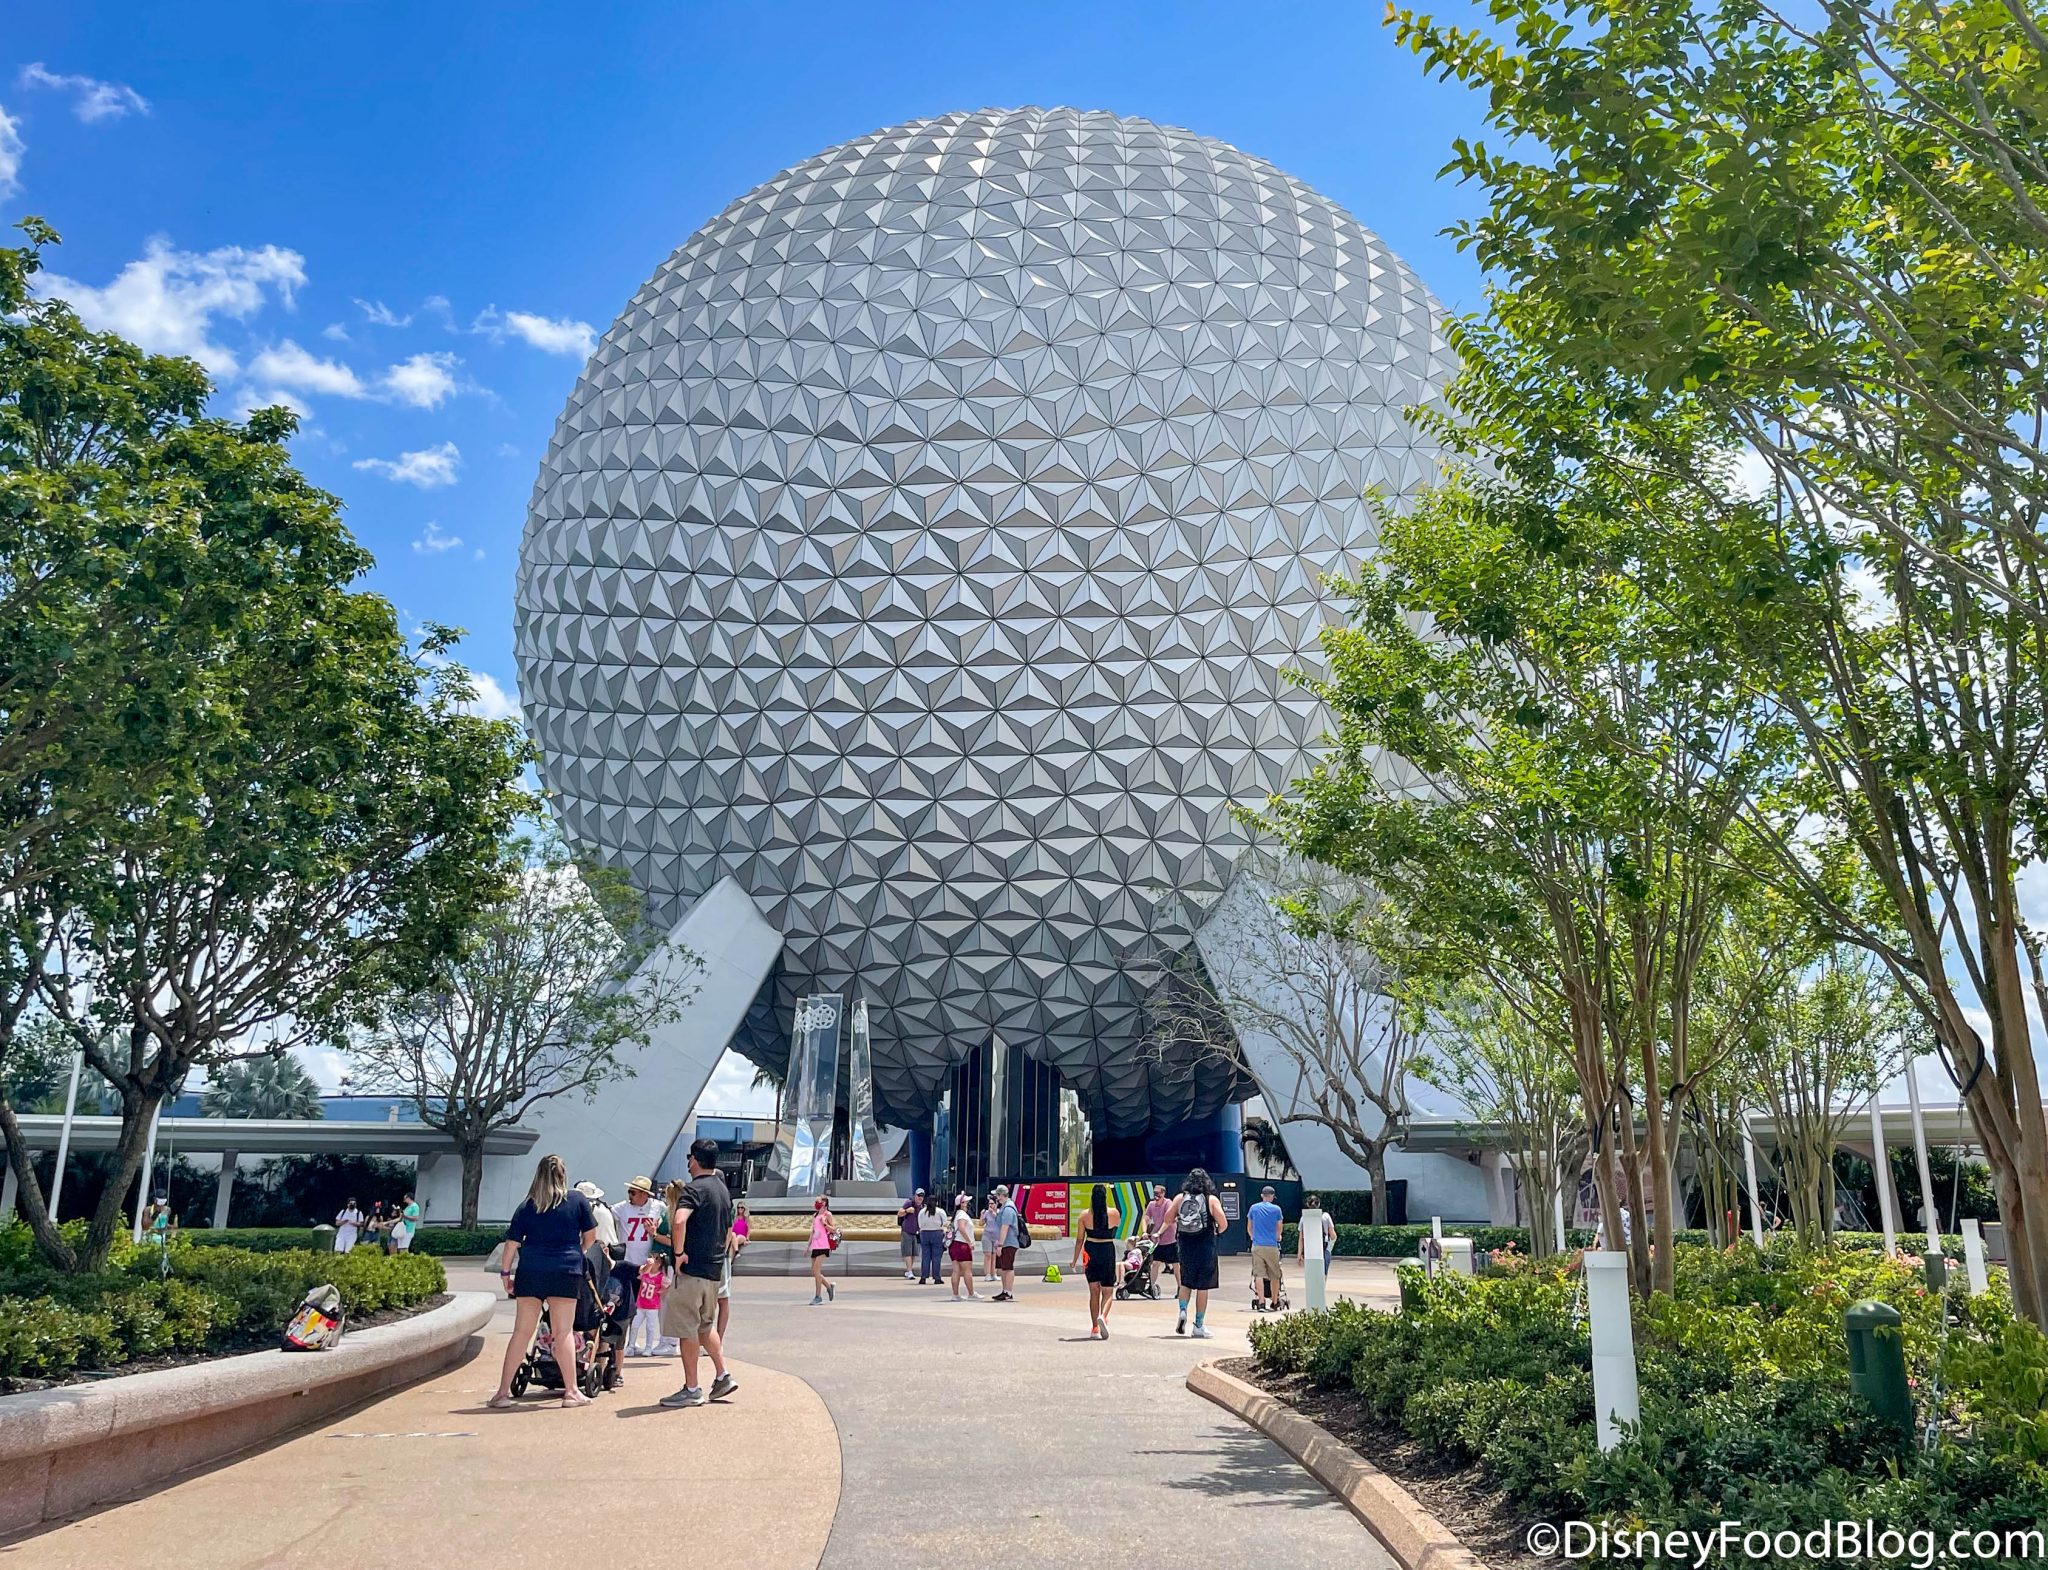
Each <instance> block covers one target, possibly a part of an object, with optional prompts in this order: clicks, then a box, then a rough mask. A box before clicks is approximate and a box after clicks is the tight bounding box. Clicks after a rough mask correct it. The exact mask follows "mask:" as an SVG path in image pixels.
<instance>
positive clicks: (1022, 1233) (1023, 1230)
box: [1017, 1205, 1031, 1248]
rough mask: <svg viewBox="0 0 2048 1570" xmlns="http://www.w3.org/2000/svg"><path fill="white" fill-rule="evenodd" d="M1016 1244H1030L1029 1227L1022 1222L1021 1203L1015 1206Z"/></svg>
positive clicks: (1027, 1245)
mask: <svg viewBox="0 0 2048 1570" xmlns="http://www.w3.org/2000/svg"><path fill="white" fill-rule="evenodd" d="M1017 1246H1018V1247H1019V1248H1029V1247H1030V1246H1031V1228H1029V1227H1028V1226H1026V1225H1025V1224H1024V1208H1023V1207H1022V1206H1021V1205H1020V1206H1018V1207H1017Z"/></svg>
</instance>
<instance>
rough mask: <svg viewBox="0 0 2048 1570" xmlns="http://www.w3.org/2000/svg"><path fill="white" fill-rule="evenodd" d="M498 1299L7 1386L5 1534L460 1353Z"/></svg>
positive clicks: (263, 1436) (0, 1438) (265, 1438)
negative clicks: (224, 1352)
mask: <svg viewBox="0 0 2048 1570" xmlns="http://www.w3.org/2000/svg"><path fill="white" fill-rule="evenodd" d="M495 1307H496V1303H495V1300H494V1299H493V1298H492V1297H491V1295H490V1294H489V1293H486V1292H458V1293H456V1294H455V1295H454V1299H453V1301H451V1302H448V1303H444V1304H442V1305H441V1306H440V1307H439V1308H433V1309H429V1310H427V1312H425V1313H423V1314H415V1315H414V1316H413V1317H412V1318H410V1319H406V1320H402V1321H400V1322H399V1323H397V1324H395V1325H380V1326H378V1327H377V1328H376V1329H374V1330H363V1331H358V1332H356V1333H354V1334H351V1335H349V1336H347V1337H346V1338H344V1340H343V1341H342V1344H341V1345H340V1346H339V1347H337V1348H335V1349H334V1350H332V1351H329V1352H250V1353H245V1354H243V1355H242V1356H239V1357H222V1358H215V1359H212V1360H211V1361H208V1362H204V1363H193V1364H190V1365H188V1366H186V1367H183V1368H166V1369H159V1370H156V1371H155V1372H152V1373H147V1374H123V1375H117V1376H115V1377H113V1378H110V1379H103V1380H99V1381H96V1382H93V1383H90V1384H76V1385H64V1386H61V1387H59V1388H57V1389H54V1390H37V1391H32V1392H30V1393H28V1394H25V1395H16V1396H0V1537H5V1536H8V1535H11V1534H14V1533H18V1532H25V1531H28V1530H30V1529H31V1528H34V1527H37V1526H40V1525H42V1524H43V1523H44V1522H48V1521H57V1520H62V1519H63V1518H64V1517H66V1516H72V1515H77V1514H78V1513H80V1512H81V1511H84V1510H88V1509H90V1508H91V1507H92V1506H94V1505H98V1504H104V1503H107V1502H108V1501H111V1500H115V1499H122V1498H126V1497H128V1496H130V1495H133V1494H138V1493H142V1492H145V1491H147V1490H148V1489H150V1488H153V1487H154V1486H156V1485H157V1484H158V1483H161V1482H163V1481H164V1480H165V1479H166V1478H169V1477H172V1476H174V1475H176V1474H178V1473H180V1472H186V1471H189V1470H191V1469H192V1468H194V1467H198V1466H205V1465H207V1464H208V1463H210V1462H214V1461H218V1460H220V1459H222V1458H223V1457H225V1456H230V1455H233V1454H235V1453H236V1452H237V1451H241V1450H247V1449H249V1448H250V1447H251V1446H254V1445H260V1444H265V1443H268V1442H269V1441H270V1440H273V1439H276V1438H277V1437H279V1436H280V1435H282V1434H287V1433H290V1432H292V1431H293V1430H295V1429H299V1428H303V1427H305V1426H306V1425H307V1424H309V1423H315V1422H318V1421H320V1420H321V1419H322V1418H325V1417H327V1416H329V1415H331V1414H332V1413H335V1412H338V1411H340V1410H342V1409H343V1408H345V1407H349V1406H352V1405H354V1404H355V1403H357V1402H359V1401H363V1400H366V1399H368V1398H369V1397H371V1396H375V1395H378V1394H381V1393H382V1392H384V1391H386V1390H391V1389H394V1388H396V1387H397V1386H399V1385H406V1384H411V1383H412V1382H413V1381H414V1380H416V1379H421V1378H424V1377H425V1376H426V1375H428V1374H432V1373H435V1372H437V1371H439V1370H440V1369H443V1368H445V1367H447V1366H448V1365H449V1364H450V1363H453V1362H455V1361H456V1360H457V1359H458V1358H459V1357H461V1356H462V1355H463V1353H464V1352H465V1351H466V1350H467V1349H468V1347H469V1343H470V1339H471V1337H473V1336H474V1335H475V1334H476V1333H477V1332H478V1331H480V1330H482V1329H483V1327H484V1326H485V1325H487V1324H488V1323H489V1322H490V1318H491V1313H492V1310H493V1309H494V1308H495Z"/></svg>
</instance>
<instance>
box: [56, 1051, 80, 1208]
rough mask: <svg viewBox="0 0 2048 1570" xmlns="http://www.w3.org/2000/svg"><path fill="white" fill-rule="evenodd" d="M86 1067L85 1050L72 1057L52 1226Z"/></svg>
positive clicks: (59, 1135) (65, 1100) (58, 1153)
mask: <svg viewBox="0 0 2048 1570" xmlns="http://www.w3.org/2000/svg"><path fill="white" fill-rule="evenodd" d="M84 1067H85V1049H84V1048H83V1047H81V1048H80V1049H79V1050H78V1051H76V1052H74V1053H73V1054H72V1055H71V1088H70V1089H69V1090H68V1091H66V1092H65V1093H64V1126H63V1128H62V1129H61V1130H60V1131H59V1133H58V1135H57V1170H56V1171H55V1172H54V1173H52V1174H51V1175H50V1225H51V1226H55V1225H56V1224H57V1221H58V1216H57V1206H58V1205H59V1204H61V1203H62V1202H63V1199H64V1163H65V1162H66V1161H68V1160H70V1159H71V1120H72V1118H73V1117H75V1116H76V1115H77V1113H78V1072H79V1070H80V1069H82V1068H84Z"/></svg>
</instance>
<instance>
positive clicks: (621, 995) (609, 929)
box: [350, 832, 702, 1227]
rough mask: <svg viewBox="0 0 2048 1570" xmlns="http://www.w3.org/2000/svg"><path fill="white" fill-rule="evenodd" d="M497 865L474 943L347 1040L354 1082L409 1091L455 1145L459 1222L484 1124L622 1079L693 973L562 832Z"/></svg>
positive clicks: (474, 1196) (677, 1006)
mask: <svg viewBox="0 0 2048 1570" xmlns="http://www.w3.org/2000/svg"><path fill="white" fill-rule="evenodd" d="M501 864H502V865H503V867H504V868H505V870H506V873H507V879H506V881H507V884H508V885H509V888H508V892H507V893H506V895H505V896H504V898H502V899H500V900H499V901H498V902H496V903H495V904H493V905H491V906H490V907H489V908H488V909H486V910H485V912H484V914H483V917H482V919H481V921H479V923H478V924H477V927H476V931H475V935H474V938H473V940H472V941H471V942H470V943H469V945H468V946H467V947H466V948H465V949H464V950H463V951H462V952H461V953H459V954H455V955H451V956H449V957H448V958H446V959H444V960H443V961H442V962H441V963H440V964H439V965H438V966H437V967H436V968H435V969H434V970H433V972H432V973H431V974H430V975H428V976H427V977H425V978H423V980H422V981H421V982H420V984H418V985H417V986H414V987H412V988H409V989H407V990H406V991H404V992H402V993H399V994H397V995H396V996H394V997H393V998H392V999H391V1000H390V1001H389V1002H388V1004H387V1006H386V1007H385V1009H384V1011H383V1013H382V1014H381V1016H380V1017H379V1018H378V1020H377V1021H376V1022H375V1024H374V1025H373V1026H372V1027H371V1028H369V1029H367V1030H364V1031H362V1032H361V1033H359V1034H358V1036H357V1037H356V1039H355V1040H354V1042H353V1043H352V1044H351V1047H350V1055H351V1057H352V1059H353V1061H354V1063H355V1067H356V1082H357V1086H358V1088H359V1089H361V1090H364V1091H367V1092H370V1093H373V1094H375V1093H384V1094H391V1095H400V1096H405V1097H408V1098H410V1099H411V1101H412V1103H413V1105H414V1106H415V1107H416V1108H418V1110H419V1115H420V1121H421V1122H423V1123H425V1124H427V1125H428V1126H429V1127H431V1128H437V1129H440V1130H442V1131H443V1132H445V1133H446V1134H447V1135H448V1136H449V1137H450V1138H451V1139H452V1140H453V1141H454V1143H455V1148H456V1150H457V1151H458V1152H459V1153H460V1155H461V1158H462V1224H463V1225H464V1226H466V1227H469V1226H475V1225H476V1220H477V1208H478V1200H479V1194H480V1191H481V1187H482V1183H483V1158H484V1141H485V1140H486V1139H487V1138H488V1137H489V1136H490V1135H491V1133H492V1132H493V1131H495V1130H497V1129H501V1128H510V1127H511V1126H512V1125H514V1124H516V1123H517V1122H518V1121H519V1120H520V1119H521V1118H522V1117H524V1116H525V1115H526V1114H527V1113H529V1112H531V1111H532V1110H533V1109H534V1108H535V1107H538V1106H541V1105H543V1104H544V1103H546V1102H549V1101H552V1100H555V1099H556V1098H558V1097H562V1096H574V1097H580V1098H582V1099H583V1100H586V1101H587V1100H589V1099H590V1098H591V1097H593V1096H594V1095H596V1093H597V1092H598V1090H599V1089H601V1088H602V1087H603V1086H605V1085H607V1084H610V1083H612V1082H614V1081H615V1080H618V1079H620V1078H624V1077H627V1076H630V1075H631V1074H632V1073H633V1061H632V1060H633V1054H634V1052H635V1051H637V1050H638V1049H639V1048H641V1047H644V1046H645V1045H646V1044H647V1041H648V1039H649V1037H650V1036H652V1035H653V1033H654V1032H655V1031H657V1030H660V1029H662V1028H663V1027H664V1026H666V1025H668V1024H670V1023H672V1022H673V1021H674V1020H675V1019H676V1018H677V1017H678V1016H679V1015H680V1014H681V1013H682V1010H683V1009H684V1008H685V1007H686V1006H687V1005H688V1003H689V1001H690V999H691V998H692V997H693V996H694V995H695V993H696V990H697V981H696V976H697V973H698V971H699V970H700V969H701V968H702V964H701V962H700V961H699V960H698V958H697V957H696V955H694V954H692V953H690V952H689V951H688V950H687V949H685V948H683V947H681V946H680V945H676V944H669V943H666V942H665V941H664V940H663V937H662V935H661V934H660V933H657V932H654V931H653V930H651V929H650V928H649V927H648V926H647V925H646V923H645V922H644V921H643V920H642V919H641V906H640V900H639V896H638V895H636V894H635V893H634V892H633V890H632V889H631V887H630V886H629V885H628V884H627V882H626V880H625V878H624V877H623V876H622V875H621V874H619V873H618V872H617V871H615V870H613V869H609V868H598V867H585V866H579V865H578V864H577V863H576V862H575V861H574V860H573V859H572V858H571V857H570V855H569V852H568V850H567V848H566V847H565V846H564V845H563V844H562V841H561V839H560V837H559V836H558V835H556V834H554V833H552V832H550V833H547V834H545V835H544V836H542V837H539V838H537V839H536V838H526V837H521V838H517V839H514V840H512V841H510V842H509V843H508V844H507V845H506V846H505V847H504V849H503V852H502V854H501Z"/></svg>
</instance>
